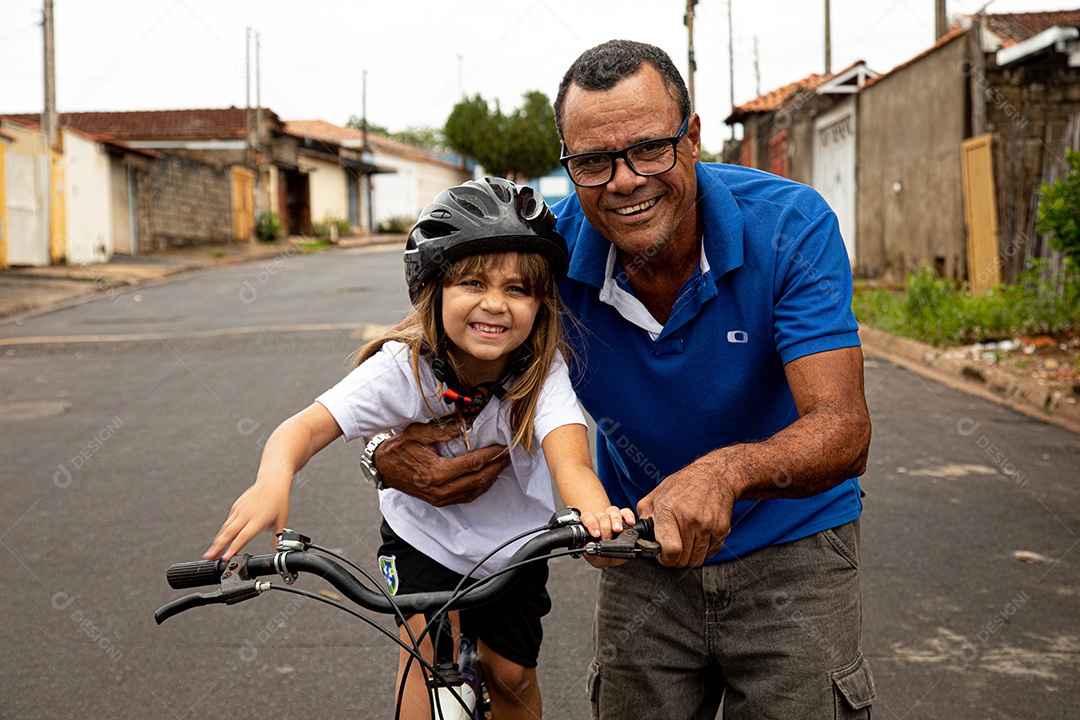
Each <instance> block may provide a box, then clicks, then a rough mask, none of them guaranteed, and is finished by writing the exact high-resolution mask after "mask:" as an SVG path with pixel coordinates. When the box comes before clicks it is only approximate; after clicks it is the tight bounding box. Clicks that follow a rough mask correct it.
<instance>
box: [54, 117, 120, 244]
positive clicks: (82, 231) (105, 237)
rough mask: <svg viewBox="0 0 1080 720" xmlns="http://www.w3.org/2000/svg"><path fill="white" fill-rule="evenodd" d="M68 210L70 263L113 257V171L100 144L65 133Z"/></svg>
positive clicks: (66, 199) (66, 205) (65, 173)
mask: <svg viewBox="0 0 1080 720" xmlns="http://www.w3.org/2000/svg"><path fill="white" fill-rule="evenodd" d="M63 167H64V180H65V182H66V187H65V188H64V190H65V210H66V216H67V217H66V221H67V262H68V264H69V265H82V264H86V263H101V262H108V260H109V258H110V257H112V248H113V238H112V194H111V192H110V182H111V179H112V173H111V171H110V168H109V156H108V154H107V153H106V152H105V151H104V149H103V148H102V147H101V145H100V144H98V143H96V142H93V141H91V140H87V139H85V138H82V137H80V136H78V135H75V134H74V133H64V161H63Z"/></svg>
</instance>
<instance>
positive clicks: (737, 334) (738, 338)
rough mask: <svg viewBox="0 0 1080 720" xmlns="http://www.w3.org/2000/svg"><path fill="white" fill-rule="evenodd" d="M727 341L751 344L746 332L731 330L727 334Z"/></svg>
mask: <svg viewBox="0 0 1080 720" xmlns="http://www.w3.org/2000/svg"><path fill="white" fill-rule="evenodd" d="M727 341H728V342H729V343H739V344H742V343H745V342H750V336H749V335H747V334H746V331H745V330H731V331H729V332H728V334H727Z"/></svg>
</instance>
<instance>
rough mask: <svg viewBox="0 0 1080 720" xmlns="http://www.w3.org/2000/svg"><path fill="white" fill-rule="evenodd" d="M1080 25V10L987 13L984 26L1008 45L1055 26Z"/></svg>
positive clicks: (1005, 45)
mask: <svg viewBox="0 0 1080 720" xmlns="http://www.w3.org/2000/svg"><path fill="white" fill-rule="evenodd" d="M1059 25H1060V26H1063V27H1080V10H1060V11H1057V12H1030V13H1001V14H996V13H995V14H988V15H987V16H986V26H987V28H988V29H989V30H990V32H992V33H994V34H995V35H997V36H998V37H999V38H1000V39H1001V42H1002V45H1003V46H1004V47H1010V46H1012V45H1015V44H1017V43H1019V42H1023V41H1024V40H1027V39H1028V38H1031V37H1035V36H1036V35H1038V34H1039V33H1041V32H1043V31H1044V30H1049V29H1050V28H1052V27H1055V26H1059Z"/></svg>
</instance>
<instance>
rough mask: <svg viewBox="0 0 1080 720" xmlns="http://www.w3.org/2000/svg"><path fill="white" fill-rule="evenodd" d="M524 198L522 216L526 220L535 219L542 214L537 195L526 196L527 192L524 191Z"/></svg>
mask: <svg viewBox="0 0 1080 720" xmlns="http://www.w3.org/2000/svg"><path fill="white" fill-rule="evenodd" d="M522 198H524V204H523V205H522V206H521V217H523V218H525V219H526V220H535V219H536V216H537V215H539V214H540V208H541V205H540V203H539V202H537V200H536V197H535V196H534V195H532V194H529V195H528V197H525V194H524V193H522Z"/></svg>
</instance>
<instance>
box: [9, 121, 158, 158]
mask: <svg viewBox="0 0 1080 720" xmlns="http://www.w3.org/2000/svg"><path fill="white" fill-rule="evenodd" d="M0 120H6V121H7V122H11V123H15V124H16V125H22V126H23V127H25V128H28V129H31V130H40V129H41V115H31V114H27V113H21V114H16V115H0ZM60 125H61V127H63V129H64V132H68V133H71V134H73V135H78V136H79V137H82V138H85V139H87V140H90V141H91V142H99V143H104V144H105V145H112V146H113V147H118V148H120V149H122V150H124V151H126V152H131V153H136V154H138V155H145V156H146V157H153V158H156V157H161V155H160V154H159V153H156V152H154V151H152V150H145V149H142V148H133V147H131V146H129V145H126V144H125V143H123V142H120V141H119V140H113V139H109V138H104V137H101V136H100V135H94V134H93V133H89V132H86V131H85V130H80V129H78V128H74V127H71V126H70V125H68V126H65V125H64V123H63V122H61V123H60ZM0 137H6V138H7V139H9V140H13V139H14V138H12V137H11V136H10V135H5V134H4V133H3V132H0Z"/></svg>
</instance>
